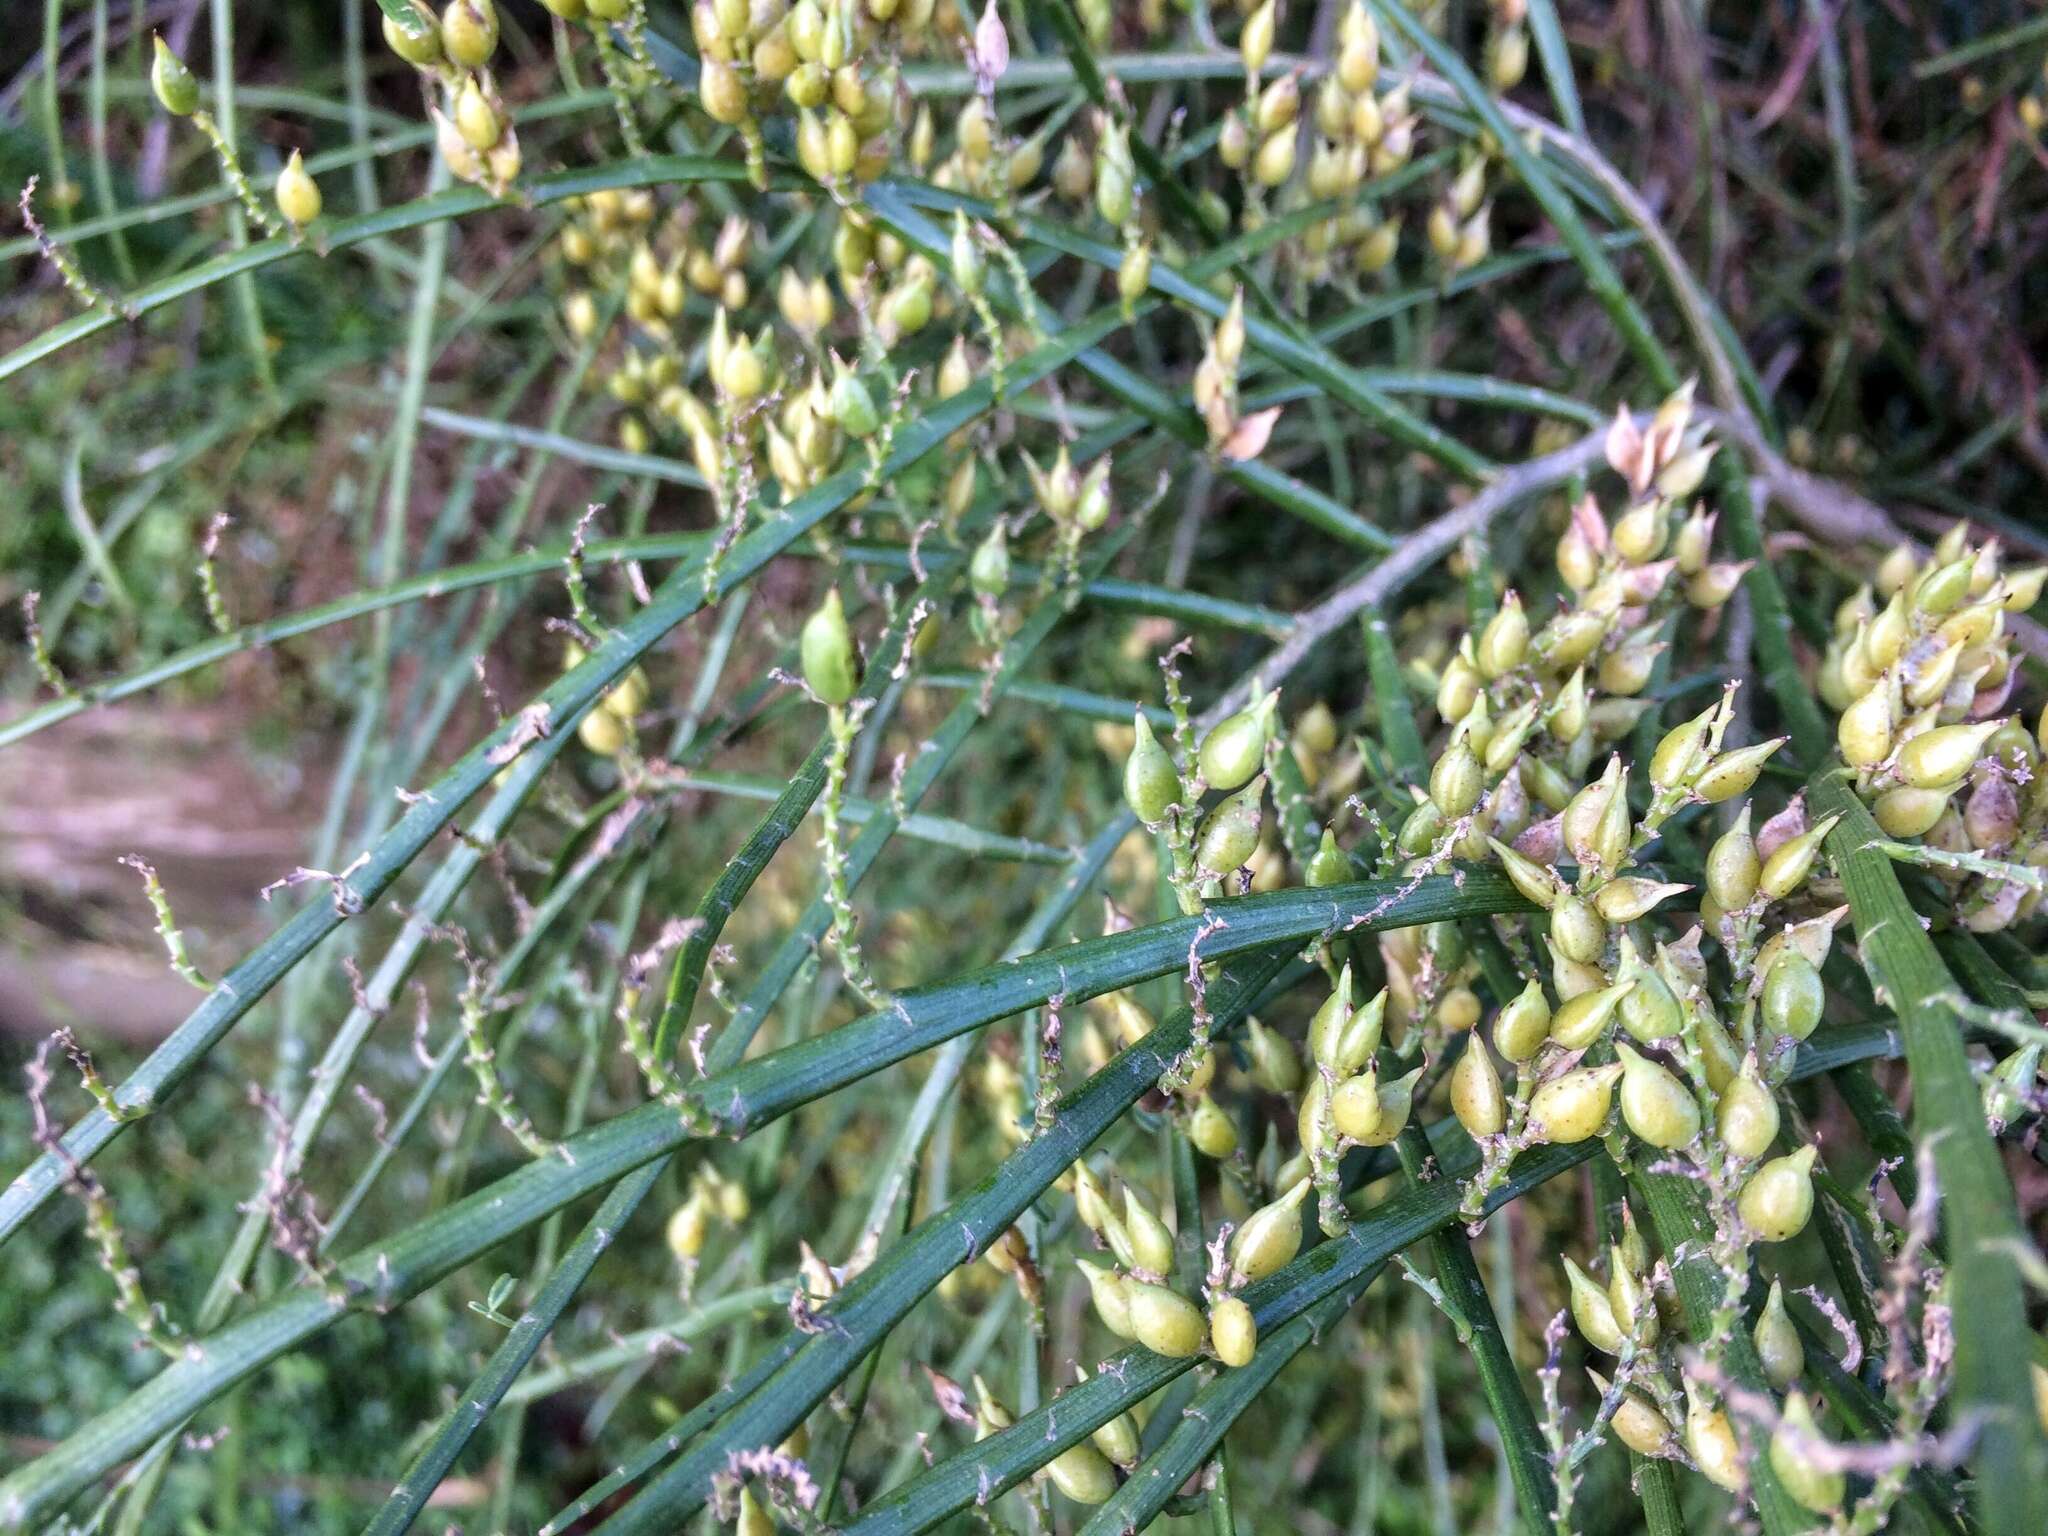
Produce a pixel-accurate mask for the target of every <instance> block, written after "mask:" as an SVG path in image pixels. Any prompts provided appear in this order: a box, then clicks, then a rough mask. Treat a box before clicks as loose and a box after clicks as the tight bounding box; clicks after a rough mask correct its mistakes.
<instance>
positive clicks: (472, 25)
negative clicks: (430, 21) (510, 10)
mask: <svg viewBox="0 0 2048 1536" xmlns="http://www.w3.org/2000/svg"><path fill="white" fill-rule="evenodd" d="M497 46H498V10H497V7H496V6H495V5H494V4H492V0H452V3H451V4H450V5H449V7H448V9H447V10H445V11H443V12H442V13H441V51H442V52H443V53H445V54H447V55H448V57H449V58H450V59H451V60H453V61H454V62H455V63H457V64H460V65H461V66H462V67H463V68H465V69H476V68H478V67H480V66H481V65H483V64H484V63H486V62H488V60H489V59H490V57H491V54H492V53H493V52H494V51H495V50H496V48H497Z"/></svg>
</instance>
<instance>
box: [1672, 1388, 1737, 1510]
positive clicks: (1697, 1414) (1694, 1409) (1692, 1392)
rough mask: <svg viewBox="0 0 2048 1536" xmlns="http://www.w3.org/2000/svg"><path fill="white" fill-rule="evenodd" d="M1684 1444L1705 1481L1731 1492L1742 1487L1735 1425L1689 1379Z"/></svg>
mask: <svg viewBox="0 0 2048 1536" xmlns="http://www.w3.org/2000/svg"><path fill="white" fill-rule="evenodd" d="M1685 1448H1686V1451H1687V1452H1688V1453H1689V1454H1690V1455H1691V1457H1692V1459H1693V1465H1695V1466H1696V1467H1698V1468H1699V1469H1700V1473H1701V1475H1702V1476H1704V1477H1705V1478H1706V1479H1707V1481H1708V1482H1710V1483H1713V1484H1714V1485H1715V1486H1716V1487H1720V1488H1725V1489H1727V1490H1728V1491H1729V1492H1730V1493H1737V1492H1740V1491H1741V1489H1742V1487H1743V1485H1744V1484H1745V1482H1746V1481H1747V1478H1746V1476H1745V1474H1744V1472H1743V1470H1742V1448H1741V1446H1740V1445H1739V1444H1737V1442H1736V1439H1735V1426H1734V1425H1732V1424H1730V1423H1729V1422H1728V1415H1727V1414H1725V1413H1723V1412H1722V1411H1721V1410H1720V1409H1719V1408H1716V1407H1714V1406H1713V1405H1712V1404H1710V1403H1708V1402H1707V1400H1706V1399H1705V1398H1704V1397H1702V1396H1701V1395H1700V1394H1699V1391H1698V1389H1697V1388H1695V1387H1694V1386H1693V1384H1692V1383H1691V1382H1690V1381H1688V1382H1687V1383H1686V1384H1685Z"/></svg>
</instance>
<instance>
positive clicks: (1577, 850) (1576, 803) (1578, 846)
mask: <svg viewBox="0 0 2048 1536" xmlns="http://www.w3.org/2000/svg"><path fill="white" fill-rule="evenodd" d="M1617 799H1618V800H1620V801H1621V804H1622V816H1623V818H1624V820H1625V819H1626V818H1627V815H1628V809H1627V807H1628V781H1627V776H1626V775H1625V774H1624V773H1623V772H1622V768H1621V759H1620V758H1619V757H1618V756H1617V757H1610V758H1608V760H1607V767H1606V769H1605V770H1604V771H1603V772H1602V773H1601V775H1600V777H1599V778H1598V779H1596V780H1595V781H1594V782H1593V783H1591V784H1588V785H1587V786H1586V787H1585V788H1584V789H1582V790H1580V791H1579V792H1578V793H1577V794H1575V795H1573V796H1572V798H1571V803H1570V804H1569V805H1567V806H1566V807H1565V808H1564V821H1563V832H1564V845H1565V847H1567V848H1569V849H1570V850H1571V853H1572V857H1573V858H1575V859H1577V860H1578V861H1579V863H1580V864H1582V865H1589V866H1590V865H1602V864H1603V861H1602V859H1601V851H1602V849H1603V848H1604V847H1605V846H1606V841H1607V840H1606V837H1605V835H1604V832H1603V828H1604V825H1605V823H1606V821H1607V818H1608V808H1609V807H1610V806H1612V805H1613V804H1614V802H1615V801H1616V800H1617ZM1624 835H1625V834H1624ZM1603 867H1608V866H1603Z"/></svg>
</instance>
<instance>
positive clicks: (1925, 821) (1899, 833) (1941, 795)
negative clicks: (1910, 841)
mask: <svg viewBox="0 0 2048 1536" xmlns="http://www.w3.org/2000/svg"><path fill="white" fill-rule="evenodd" d="M1954 793H1955V786H1954V785H1949V784H1942V785H1939V786H1937V787H1935V788H1933V789H1915V788H1913V787H1912V786H1911V785H1909V784H1899V785H1895V786H1893V787H1892V788H1891V789H1888V790H1886V791H1885V792H1884V793H1883V794H1881V795H1879V796H1878V797H1877V804H1875V805H1874V806H1872V807H1871V808H1870V812H1871V815H1872V816H1873V817H1875V818H1876V820H1877V824H1878V826H1879V827H1881V828H1883V829H1884V833H1885V835H1886V836H1887V837H1896V838H1900V839H1905V838H1913V837H1924V836H1926V835H1927V834H1928V833H1929V832H1931V831H1933V830H1934V827H1935V824H1936V823H1937V822H1939V821H1940V820H1941V817H1942V813H1943V812H1944V811H1946V810H1947V809H1948V802H1949V797H1950V796H1951V795H1952V794H1954Z"/></svg>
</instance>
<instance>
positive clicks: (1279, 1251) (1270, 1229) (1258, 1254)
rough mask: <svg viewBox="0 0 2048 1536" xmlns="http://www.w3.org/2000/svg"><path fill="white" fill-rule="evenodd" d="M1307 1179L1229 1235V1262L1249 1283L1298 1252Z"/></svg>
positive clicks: (1291, 1259) (1261, 1277)
mask: <svg viewBox="0 0 2048 1536" xmlns="http://www.w3.org/2000/svg"><path fill="white" fill-rule="evenodd" d="M1308 1192H1309V1181H1308V1180H1307V1179H1302V1180H1300V1181H1299V1182H1297V1183H1296V1184H1295V1185H1293V1187H1291V1188H1290V1189H1289V1190H1288V1191H1287V1192H1286V1193H1285V1194H1284V1195H1282V1196H1281V1197H1280V1198H1279V1199H1277V1200H1275V1201H1274V1202H1273V1203H1272V1204H1270V1205H1262V1206H1260V1207H1259V1208H1258V1209H1257V1210H1256V1211H1253V1212H1252V1213H1251V1215H1249V1216H1247V1217H1246V1218H1245V1220H1244V1225H1243V1226H1241V1227H1239V1228H1238V1229H1237V1230H1236V1231H1235V1232H1233V1233H1232V1234H1231V1237H1230V1265H1231V1268H1232V1269H1234V1270H1236V1271H1237V1273H1238V1274H1239V1275H1241V1276H1243V1277H1244V1279H1245V1280H1246V1281H1247V1282H1249V1281H1253V1280H1263V1279H1265V1278H1266V1276H1268V1275H1270V1274H1273V1273H1275V1272H1276V1271H1278V1270H1281V1269H1284V1268H1286V1266H1287V1265H1289V1264H1291V1263H1293V1262H1294V1256H1295V1255H1296V1254H1297V1253H1299V1252H1300V1251H1301V1203H1302V1201H1303V1200H1305V1199H1307V1198H1308Z"/></svg>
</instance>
